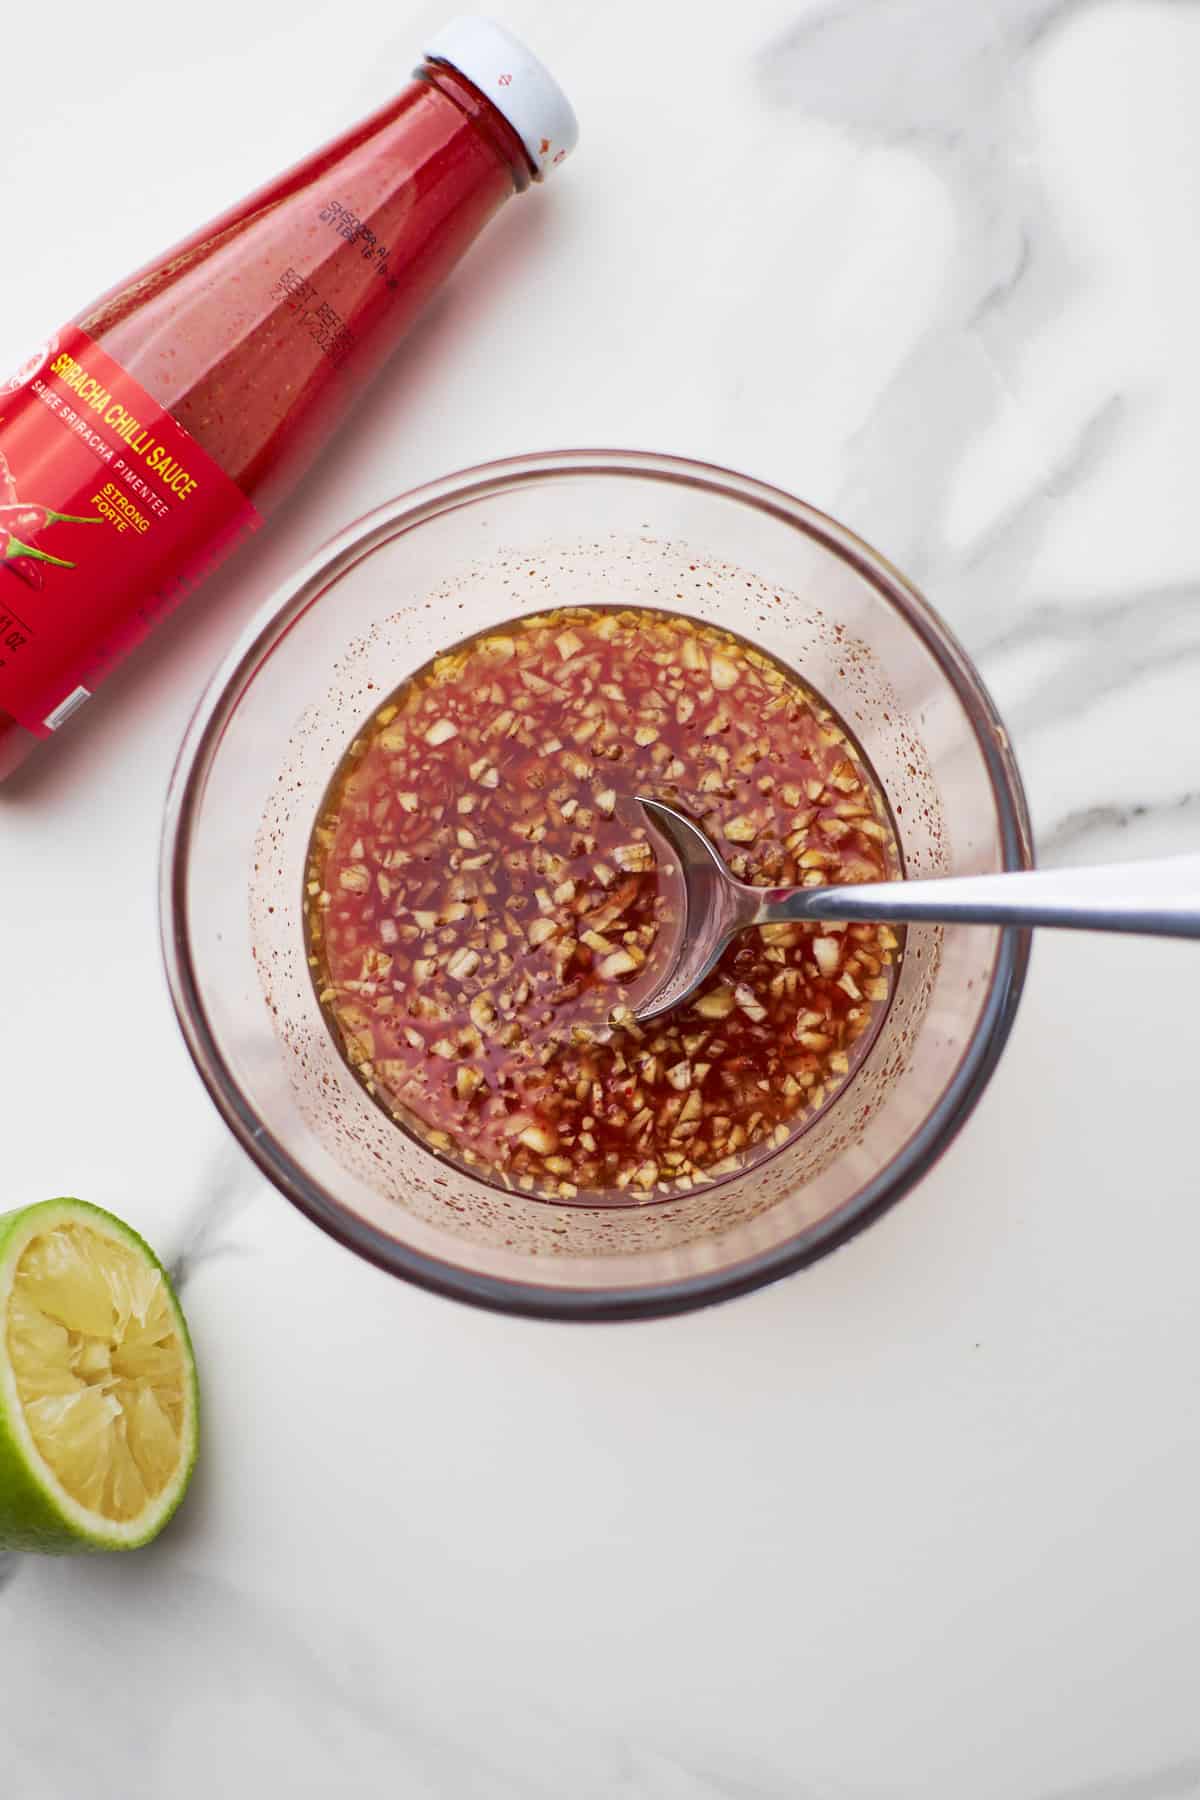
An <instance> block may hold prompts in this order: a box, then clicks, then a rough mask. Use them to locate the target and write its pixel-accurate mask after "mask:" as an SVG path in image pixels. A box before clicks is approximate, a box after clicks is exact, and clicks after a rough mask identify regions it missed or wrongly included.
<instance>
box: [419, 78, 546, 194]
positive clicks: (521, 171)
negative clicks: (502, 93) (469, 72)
mask: <svg viewBox="0 0 1200 1800" xmlns="http://www.w3.org/2000/svg"><path fill="white" fill-rule="evenodd" d="M413 76H414V79H415V80H417V81H423V82H426V83H427V84H428V85H429V86H430V87H434V88H436V89H437V90H438V92H439V93H440V94H444V95H445V96H446V98H447V99H448V100H449V101H451V102H452V103H453V105H455V106H456V107H457V108H458V110H459V111H460V112H461V113H462V114H463V116H464V118H466V119H468V120H469V121H470V123H471V124H472V125H473V126H474V127H475V130H476V131H477V132H478V133H479V135H480V137H482V138H483V140H484V142H485V143H486V144H488V145H489V147H490V148H491V149H492V151H493V152H494V153H495V155H496V157H497V158H498V159H499V161H500V162H502V163H504V164H505V165H506V167H507V168H508V169H509V170H510V171H511V174H512V179H513V188H514V190H515V191H516V192H517V193H518V194H523V193H524V191H525V189H526V188H527V187H528V186H529V183H530V182H531V181H532V180H533V178H534V175H535V173H536V171H535V169H534V165H533V160H532V158H531V157H530V155H529V152H528V150H526V148H525V146H524V144H523V143H522V142H521V139H520V138H519V136H518V135H517V133H516V132H515V131H514V130H513V128H512V126H511V125H510V124H509V122H508V120H507V119H506V118H505V117H504V114H503V113H502V112H500V111H499V110H498V109H497V108H496V107H495V106H493V105H492V102H491V101H490V100H489V99H488V98H487V96H486V95H485V94H481V93H480V91H479V89H478V88H477V87H475V85H474V84H473V83H472V82H470V81H468V80H467V78H466V76H465V75H463V74H460V73H459V71H458V70H457V69H455V68H453V67H452V66H451V64H450V63H445V62H438V61H429V62H423V63H421V64H420V66H419V67H418V68H416V69H414V70H413Z"/></svg>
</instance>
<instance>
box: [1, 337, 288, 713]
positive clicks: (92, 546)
mask: <svg viewBox="0 0 1200 1800" xmlns="http://www.w3.org/2000/svg"><path fill="white" fill-rule="evenodd" d="M260 523H261V519H260V517H259V514H258V513H257V512H256V511H255V509H254V507H253V506H252V505H251V504H250V502H249V500H247V498H246V496H245V495H244V494H243V493H242V490H241V489H240V488H239V487H238V485H237V483H236V482H234V481H231V480H230V478H229V476H228V475H226V473H225V471H224V470H223V469H222V468H220V467H219V466H218V465H217V464H216V463H215V462H214V461H213V459H212V457H211V456H209V455H208V453H207V452H206V451H204V450H202V449H201V448H200V445H199V444H198V443H197V442H196V440H195V438H193V437H191V436H189V434H188V433H187V432H186V431H185V430H184V429H183V427H182V426H181V425H179V424H178V423H177V422H176V420H175V419H173V418H172V417H171V415H170V413H167V412H164V411H163V409H162V407H161V406H160V405H159V404H158V402H157V401H156V400H152V399H151V398H150V395H149V394H148V393H147V392H146V390H145V389H144V388H143V387H141V386H140V385H139V384H138V383H137V382H136V381H134V380H133V379H132V378H131V377H130V376H129V375H127V374H126V372H125V370H124V369H123V368H122V367H121V365H120V363H117V362H114V361H113V359H112V357H111V356H108V355H106V353H105V352H104V351H103V350H102V349H101V348H100V346H99V344H96V343H93V341H92V339H91V338H90V337H88V336H87V334H86V332H83V331H80V330H78V329H77V327H75V326H74V325H70V326H68V327H67V329H66V330H65V331H63V332H61V333H60V334H59V336H58V337H57V338H54V339H52V340H51V342H50V343H49V344H46V345H44V346H43V348H42V349H41V350H40V351H39V352H38V354H37V355H36V356H35V357H34V358H33V359H32V360H31V361H30V362H29V363H27V364H26V365H25V367H24V368H23V369H21V370H19V371H18V373H17V375H16V376H15V377H14V378H13V379H12V380H11V381H8V382H4V383H0V709H2V710H3V711H5V712H7V713H8V714H9V715H10V716H11V717H12V718H14V719H16V720H17V722H18V724H21V725H24V726H25V727H26V729H27V730H29V731H32V732H36V733H37V735H38V736H39V737H45V736H47V735H48V734H49V733H50V732H52V731H56V730H57V729H58V727H59V726H60V725H61V724H63V723H64V722H65V720H66V719H67V718H69V717H70V715H71V713H73V712H74V711H75V710H76V708H77V707H79V706H81V705H82V704H83V702H84V701H85V700H86V699H87V698H88V696H89V695H90V694H91V693H92V691H93V689H94V688H95V687H96V685H97V683H98V682H100V681H103V679H104V677H105V675H107V674H108V672H109V670H110V669H112V668H114V667H115V666H116V664H117V663H119V662H120V661H121V659H122V657H124V656H126V655H127V654H128V653H129V651H130V650H132V649H133V647H134V645H135V644H138V643H140V642H141V640H142V638H144V637H145V635H146V633H147V632H148V631H149V630H150V627H151V626H152V625H153V624H154V623H155V622H156V620H158V619H159V618H161V617H162V616H163V615H164V614H165V613H168V612H170V611H171V610H172V608H173V607H175V606H177V605H178V604H179V602H180V601H181V600H183V599H185V598H186V596H187V595H188V594H189V593H190V592H191V590H192V588H194V587H195V586H196V584H197V583H198V582H199V581H201V580H202V579H203V578H204V577H205V576H206V575H207V574H209V572H210V571H211V570H212V569H213V568H214V567H215V566H216V564H217V563H219V562H220V561H221V560H222V558H224V557H225V556H227V555H228V554H229V552H230V551H231V550H232V549H233V548H234V547H235V546H236V545H237V543H238V542H239V541H240V540H241V538H242V537H243V536H244V535H245V533H246V532H247V531H252V530H254V528H255V527H256V526H258V525H259V524H260Z"/></svg>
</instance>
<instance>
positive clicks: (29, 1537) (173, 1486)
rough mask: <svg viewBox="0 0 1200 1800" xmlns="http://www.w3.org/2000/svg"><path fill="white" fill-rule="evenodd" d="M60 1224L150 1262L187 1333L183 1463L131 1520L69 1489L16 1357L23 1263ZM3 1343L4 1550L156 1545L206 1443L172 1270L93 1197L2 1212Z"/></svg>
mask: <svg viewBox="0 0 1200 1800" xmlns="http://www.w3.org/2000/svg"><path fill="white" fill-rule="evenodd" d="M60 1225H78V1226H83V1227H86V1228H87V1229H89V1230H92V1231H95V1232H97V1233H98V1234H99V1235H101V1236H107V1237H109V1238H111V1239H112V1240H114V1241H115V1242H116V1243H118V1244H121V1245H123V1246H125V1247H126V1248H127V1249H130V1250H132V1251H134V1252H135V1254H136V1255H137V1256H138V1257H139V1258H142V1259H144V1260H145V1262H146V1264H147V1266H148V1267H149V1268H150V1269H151V1270H152V1271H153V1272H154V1273H156V1274H157V1275H158V1276H159V1277H160V1278H161V1281H162V1288H163V1292H164V1294H165V1296H166V1299H167V1303H168V1306H169V1309H170V1313H171V1316H172V1320H173V1323H174V1328H175V1330H176V1331H177V1333H178V1335H179V1343H180V1347H181V1351H182V1361H183V1377H184V1379H183V1418H182V1425H181V1430H180V1454H179V1461H178V1464H177V1467H176V1469H175V1472H174V1474H173V1475H172V1477H171V1478H170V1479H169V1480H168V1481H167V1483H166V1485H165V1486H164V1487H163V1489H162V1491H161V1492H160V1493H159V1494H158V1495H157V1496H156V1497H155V1498H154V1499H153V1500H152V1501H151V1502H150V1503H149V1504H148V1505H147V1506H146V1507H145V1508H144V1510H142V1511H141V1512H139V1513H138V1515H137V1516H136V1517H135V1518H132V1519H129V1520H119V1519H111V1518H108V1517H106V1516H105V1515H104V1514H103V1513H100V1512H97V1511H94V1510H92V1509H91V1508H89V1507H87V1506H85V1505H82V1504H81V1503H80V1502H79V1501H78V1500H76V1499H75V1498H74V1497H73V1495H71V1494H70V1493H69V1492H68V1491H67V1489H66V1488H65V1487H64V1486H63V1484H62V1482H61V1481H60V1480H59V1479H58V1477H57V1475H56V1474H55V1472H54V1470H53V1469H52V1468H51V1467H50V1465H49V1464H48V1463H47V1461H46V1459H45V1457H44V1456H43V1454H42V1452H41V1450H40V1449H39V1448H38V1445H37V1443H36V1442H35V1440H34V1436H33V1433H32V1431H31V1429H30V1426H29V1421H28V1418H27V1416H26V1408H25V1405H24V1404H23V1403H22V1400H21V1396H20V1394H19V1392H18V1388H17V1378H16V1373H15V1370H14V1368H13V1365H12V1361H11V1358H10V1357H9V1355H8V1345H7V1338H6V1331H7V1322H8V1319H9V1308H10V1300H11V1297H12V1293H13V1282H14V1277H15V1275H16V1271H17V1266H18V1264H19V1263H20V1260H21V1257H22V1255H23V1253H24V1251H25V1249H26V1248H27V1246H28V1245H29V1243H30V1241H31V1240H32V1239H33V1238H35V1237H37V1236H39V1235H40V1234H43V1233H48V1232H51V1231H53V1230H54V1229H55V1228H56V1227H58V1226H60ZM0 1340H2V1348H3V1354H0V1549H6V1550H33V1551H40V1552H42V1553H43V1554H53V1555H65V1554H73V1553H80V1552H88V1551H101V1550H136V1549H137V1548H139V1546H141V1545H142V1544H146V1543H148V1542H149V1541H150V1539H151V1538H153V1537H155V1536H157V1534H158V1533H159V1532H160V1531H161V1530H162V1528H163V1526H164V1525H165V1524H166V1523H167V1520H168V1519H169V1518H170V1517H171V1515H172V1514H173V1513H174V1511H175V1510H176V1508H177V1507H178V1505H179V1503H180V1501H181V1500H182V1499H183V1496H184V1493H185V1492H186V1489H187V1486H188V1482H189V1480H190V1478H191V1473H192V1469H193V1467H194V1465H195V1461H196V1451H197V1448H198V1441H199V1391H198V1387H197V1382H196V1365H195V1358H194V1355H193V1352H192V1342H191V1337H190V1335H189V1333H188V1328H187V1322H186V1320H185V1319H184V1316H183V1312H182V1310H181V1308H180V1306H179V1302H178V1301H177V1299H176V1298H175V1293H174V1290H173V1289H172V1287H171V1283H170V1280H169V1278H168V1276H167V1273H166V1270H165V1269H164V1268H163V1267H162V1264H161V1263H160V1262H159V1260H158V1258H157V1257H156V1256H155V1254H154V1252H153V1250H151V1248H150V1246H149V1245H148V1244H147V1243H146V1242H145V1240H144V1239H143V1238H142V1237H140V1236H139V1235H138V1233H137V1232H136V1231H134V1230H133V1229H132V1228H131V1227H130V1226H128V1225H126V1224H125V1223H124V1222H123V1221H122V1220H120V1219H118V1218H116V1217H115V1216H114V1215H113V1214H112V1213H109V1212H106V1211H105V1210H104V1209H103V1208H102V1207H99V1206H93V1205H91V1204H90V1202H88V1201H86V1200H75V1199H67V1198H64V1199H59V1200H43V1201H40V1202H38V1203H36V1204H34V1205H32V1206H25V1207H20V1208H18V1209H17V1210H16V1211H14V1212H10V1213H5V1214H3V1215H0ZM50 1398H51V1401H52V1398H53V1397H52V1396H51V1397H50Z"/></svg>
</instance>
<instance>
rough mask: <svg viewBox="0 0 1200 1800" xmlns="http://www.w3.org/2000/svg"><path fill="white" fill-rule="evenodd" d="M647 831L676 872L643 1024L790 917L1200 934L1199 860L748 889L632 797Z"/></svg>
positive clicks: (667, 815)
mask: <svg viewBox="0 0 1200 1800" xmlns="http://www.w3.org/2000/svg"><path fill="white" fill-rule="evenodd" d="M638 804H639V805H640V806H641V808H642V810H643V812H644V813H645V815H646V820H647V823H648V824H649V825H650V827H651V829H652V831H654V832H655V834H656V835H657V836H658V837H659V838H660V839H664V840H665V841H666V843H667V844H668V846H669V848H670V851H671V854H672V856H673V857H674V858H675V859H676V861H677V863H678V866H679V869H680V874H681V881H680V887H681V895H682V897H681V900H680V903H679V906H678V908H677V911H678V929H677V935H676V939H675V943H674V945H673V946H671V948H670V951H669V953H668V954H666V955H664V956H663V957H662V958H661V959H660V962H659V965H658V967H659V978H658V980H657V981H656V982H655V983H654V984H653V986H652V987H651V988H650V991H649V992H648V993H644V994H642V995H641V996H640V998H639V999H638V1001H637V1003H636V1005H635V1007H634V1014H635V1017H636V1018H637V1020H638V1022H639V1024H645V1023H646V1022H647V1021H649V1020H651V1019H656V1018H658V1017H659V1016H660V1015H661V1014H662V1013H665V1012H669V1011H670V1010H671V1009H672V1007H675V1006H679V1005H680V1004H681V1003H682V1002H683V1001H685V1000H687V999H688V998H689V997H690V995H692V994H694V993H695V991H696V989H697V988H698V987H700V985H701V984H702V983H703V982H704V980H705V979H706V977H707V976H709V975H711V973H712V971H713V969H714V968H715V967H716V965H717V963H718V962H719V961H720V959H721V956H722V953H723V952H724V950H725V947H726V945H727V944H728V943H729V941H730V939H731V938H733V937H736V936H737V934H738V933H739V932H742V931H746V930H748V929H749V927H750V926H752V925H779V924H790V923H793V922H795V921H797V920H799V921H808V922H810V923H811V922H813V921H817V920H822V919H829V920H834V921H836V920H846V921H848V922H850V923H856V922H857V923H866V922H872V923H887V924H891V925H907V924H911V923H916V922H918V921H920V922H925V923H928V922H933V923H936V924H943V925H1056V926H1059V927H1062V928H1065V929H1069V930H1074V931H1129V932H1138V933H1140V934H1142V935H1145V936H1150V937H1181V938H1200V856H1170V857H1165V858H1163V859H1161V860H1157V861H1153V862H1130V863H1114V864H1106V865H1104V866H1102V867H1097V868H1090V869H1033V870H1021V871H1018V872H1015V873H1012V874H1007V873H1006V874H1002V875H955V876H949V877H934V878H930V879H922V880H919V881H878V882H861V883H859V882H855V883H848V884H846V885H845V886H841V887H812V888H761V887H748V886H747V885H746V883H745V882H742V881H738V880H736V879H735V877H734V876H732V875H731V874H730V873H729V870H728V869H727V868H726V867H725V864H724V863H723V862H722V860H721V858H720V856H719V855H718V853H717V851H716V850H715V848H714V847H713V845H712V843H711V842H710V841H709V839H708V838H707V837H706V836H705V834H704V832H703V831H701V829H700V827H699V826H698V825H695V824H693V823H692V821H691V819H689V818H686V817H685V816H684V814H683V813H681V812H677V811H676V810H675V808H674V807H673V806H665V805H664V804H663V802H662V801H661V800H647V799H644V798H642V797H641V796H640V795H639V797H638Z"/></svg>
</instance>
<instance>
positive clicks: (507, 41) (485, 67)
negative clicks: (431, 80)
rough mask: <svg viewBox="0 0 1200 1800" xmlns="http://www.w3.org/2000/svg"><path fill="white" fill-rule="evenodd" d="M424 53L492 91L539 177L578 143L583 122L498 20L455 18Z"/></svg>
mask: <svg viewBox="0 0 1200 1800" xmlns="http://www.w3.org/2000/svg"><path fill="white" fill-rule="evenodd" d="M425 55H426V56H428V57H431V58H433V59H434V60H435V61H437V62H444V63H449V64H450V65H451V67H452V68H455V69H457V70H458V72H459V74H460V75H465V76H466V78H467V80H468V81H469V82H471V83H473V85H474V86H475V87H477V88H478V89H479V91H480V93H481V94H486V95H487V98H488V99H489V100H490V101H491V103H492V105H493V106H494V107H495V108H496V111H497V112H500V113H503V114H504V117H505V118H506V119H507V120H508V122H509V124H510V125H511V126H512V128H513V130H514V131H515V132H516V134H517V136H518V137H519V138H520V140H521V142H522V143H523V144H524V146H525V148H526V150H528V152H529V155H530V158H531V160H532V162H533V166H534V171H535V174H536V178H537V179H538V180H539V181H540V180H541V179H542V178H543V176H545V175H546V174H548V173H549V171H550V170H551V169H554V168H557V166H558V164H559V163H560V162H562V160H563V158H564V157H566V156H569V155H570V153H571V151H572V150H573V149H574V148H575V145H576V143H577V142H578V139H579V124H578V121H577V120H576V118H575V114H574V111H573V110H572V107H571V102H570V101H569V100H568V99H567V96H566V95H565V94H564V93H563V91H562V89H561V88H560V87H559V85H558V83H557V81H555V79H554V77H553V75H551V73H550V71H549V70H548V69H547V68H546V67H545V66H544V64H542V63H540V62H539V61H538V59H537V57H536V56H534V55H533V53H532V51H529V50H527V49H526V48H525V46H524V44H523V43H522V42H521V40H520V39H519V38H515V37H514V36H513V34H512V32H511V31H506V30H505V29H504V27H503V25H497V24H496V22H495V20H494V19H484V18H481V17H479V15H478V14H476V13H465V14H464V15H463V16H462V18H459V19H451V21H450V23H449V24H448V25H444V26H443V27H442V29H441V30H440V31H439V32H438V33H437V35H436V36H435V37H433V38H432V39H431V40H430V42H429V43H428V44H427V45H426V46H425Z"/></svg>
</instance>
